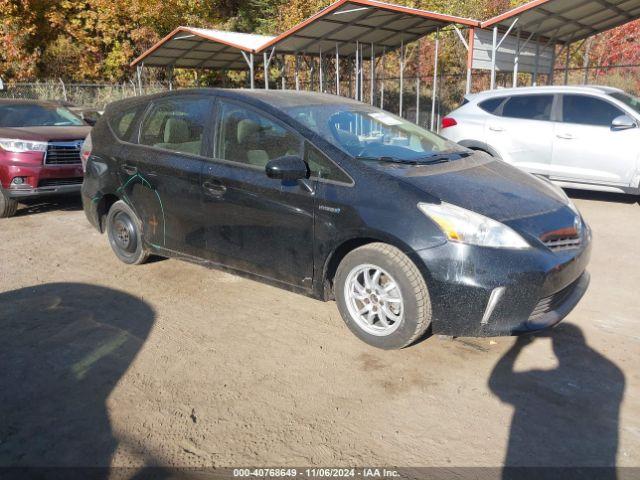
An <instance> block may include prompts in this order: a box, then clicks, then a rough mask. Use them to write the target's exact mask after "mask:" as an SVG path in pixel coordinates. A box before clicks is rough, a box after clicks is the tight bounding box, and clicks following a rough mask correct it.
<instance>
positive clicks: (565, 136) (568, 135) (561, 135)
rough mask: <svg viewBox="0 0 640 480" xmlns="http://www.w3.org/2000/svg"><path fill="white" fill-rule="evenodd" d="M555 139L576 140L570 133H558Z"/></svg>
mask: <svg viewBox="0 0 640 480" xmlns="http://www.w3.org/2000/svg"><path fill="white" fill-rule="evenodd" d="M556 137H558V138H562V139H564V140H573V139H574V138H576V137H575V135H573V134H572V133H559V134H557V135H556Z"/></svg>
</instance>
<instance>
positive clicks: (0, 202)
mask: <svg viewBox="0 0 640 480" xmlns="http://www.w3.org/2000/svg"><path fill="white" fill-rule="evenodd" d="M17 211H18V201H17V200H15V199H14V198H10V197H9V195H7V194H6V193H5V191H4V190H2V188H0V218H9V217H13V216H14V215H15V214H16V212H17Z"/></svg>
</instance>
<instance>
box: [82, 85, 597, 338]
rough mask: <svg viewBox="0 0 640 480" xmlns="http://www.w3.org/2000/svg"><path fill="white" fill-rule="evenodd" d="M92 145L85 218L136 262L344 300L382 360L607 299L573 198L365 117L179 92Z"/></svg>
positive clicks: (386, 120) (321, 99)
mask: <svg viewBox="0 0 640 480" xmlns="http://www.w3.org/2000/svg"><path fill="white" fill-rule="evenodd" d="M89 140H90V141H88V142H87V149H88V150H90V154H89V159H88V164H87V166H86V176H85V181H84V185H83V188H82V197H83V203H84V208H85V212H86V215H87V217H88V219H89V221H90V222H91V223H92V224H93V225H94V226H95V227H96V228H98V229H99V230H100V231H106V232H107V234H108V238H109V242H110V243H111V246H112V248H113V250H114V252H115V254H116V255H117V256H118V257H119V258H120V259H121V260H122V261H124V262H126V263H129V264H139V263H142V262H144V261H145V260H146V259H147V258H148V256H149V255H150V254H156V255H161V256H165V257H178V258H183V259H187V260H190V261H196V262H200V263H202V264H204V265H208V266H214V267H223V268H226V269H230V270H231V271H234V272H237V273H241V274H245V275H248V276H250V277H252V278H257V279H262V280H266V281H268V282H271V283H274V284H276V285H279V286H281V287H284V288H286V289H290V290H294V291H297V292H301V293H304V294H307V295H309V296H312V297H315V298H318V299H321V300H331V299H334V298H335V299H336V300H337V303H338V308H339V310H340V312H341V314H342V317H343V318H344V320H345V322H346V324H347V325H348V326H349V328H350V329H351V330H352V331H353V332H354V333H355V334H356V335H357V336H358V337H360V338H361V339H362V340H364V341H366V342H368V343H370V344H371V345H375V346H377V347H381V348H401V347H405V346H407V345H410V344H411V343H413V342H414V341H416V340H417V339H418V338H419V337H421V336H422V335H423V334H425V332H427V330H429V329H430V330H431V331H432V332H433V333H439V334H446V335H456V336H495V335H510V334H514V333H519V332H527V331H532V330H537V329H541V328H545V327H549V326H551V325H554V324H556V323H558V322H559V321H560V320H562V319H563V318H564V317H565V316H566V315H567V314H568V313H569V312H570V311H571V310H572V309H573V308H574V307H575V305H576V304H577V303H578V301H579V300H580V298H581V297H582V296H583V294H584V293H585V291H586V289H587V285H588V283H589V276H588V273H586V271H585V269H586V266H587V263H588V261H589V254H590V243H591V233H590V230H589V227H588V226H587V225H586V224H585V222H584V221H583V219H582V217H581V216H580V214H579V213H578V211H577V210H576V209H575V207H574V206H573V204H572V203H571V201H570V200H569V199H568V198H567V197H566V195H565V194H564V193H563V192H562V190H560V189H559V188H557V187H554V186H553V185H552V184H550V183H549V182H547V181H546V180H542V179H539V178H536V177H533V176H531V175H529V174H527V173H524V172H522V171H520V170H518V169H516V168H514V167H511V166H509V165H507V164H505V163H503V162H502V161H499V160H495V159H493V158H491V157H489V156H488V155H486V154H483V153H476V152H473V151H471V150H467V149H465V148H463V147H460V146H458V145H456V144H454V143H451V142H449V141H447V140H444V139H443V138H441V137H439V136H437V135H435V134H433V133H431V132H428V131H425V130H423V129H421V128H419V127H418V126H416V125H414V124H411V123H409V122H407V121H405V120H403V119H400V118H398V117H395V116H393V115H391V114H389V113H387V112H384V111H382V110H379V109H377V108H374V107H370V106H368V105H364V104H362V103H358V102H354V101H351V100H347V99H344V98H341V97H336V96H331V95H323V94H315V93H302V92H284V91H229V90H188V91H175V92H172V93H167V94H162V95H157V96H149V97H139V98H135V99H130V100H125V101H121V102H117V103H114V104H112V105H110V106H109V107H108V108H107V110H106V112H105V115H104V116H103V117H102V118H101V119H100V120H99V121H98V123H97V124H96V126H95V127H94V130H93V132H92V133H91V135H90V137H89Z"/></svg>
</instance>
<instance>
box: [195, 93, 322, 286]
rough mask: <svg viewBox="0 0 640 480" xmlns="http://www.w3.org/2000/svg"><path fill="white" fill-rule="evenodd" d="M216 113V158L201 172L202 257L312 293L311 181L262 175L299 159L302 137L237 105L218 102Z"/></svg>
mask: <svg viewBox="0 0 640 480" xmlns="http://www.w3.org/2000/svg"><path fill="white" fill-rule="evenodd" d="M216 110H217V112H218V113H217V122H216V128H217V132H216V135H215V153H214V158H213V159H212V160H211V161H210V162H207V163H206V165H205V166H204V169H203V174H202V188H203V206H202V210H203V222H204V231H205V237H206V248H207V256H208V258H209V259H211V260H212V261H214V262H217V263H220V264H223V265H226V266H229V267H232V268H235V269H238V270H242V271H245V272H250V273H254V274H257V275H260V276H264V277H267V278H270V279H274V280H277V281H280V282H284V283H287V284H290V285H294V286H297V287H305V288H310V287H311V281H312V278H313V240H314V238H313V221H314V193H313V192H314V185H315V182H314V181H310V180H303V181H295V182H285V181H281V180H275V179H271V178H268V177H267V175H266V173H265V166H266V164H267V162H268V161H269V160H272V159H274V158H278V157H281V156H284V155H301V154H302V139H301V137H300V136H299V135H298V134H296V133H295V132H293V131H291V130H290V129H289V128H287V127H285V126H284V125H282V124H281V123H280V122H279V121H277V120H276V119H275V118H273V117H271V116H270V115H268V114H266V113H265V112H261V111H258V110H255V109H253V108H252V107H249V106H245V105H243V104H240V103H235V102H230V101H226V100H220V101H219V102H218V106H217V109H216Z"/></svg>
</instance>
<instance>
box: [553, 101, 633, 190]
mask: <svg viewBox="0 0 640 480" xmlns="http://www.w3.org/2000/svg"><path fill="white" fill-rule="evenodd" d="M562 97H563V98H562V122H559V123H557V124H556V130H555V139H554V147H553V161H552V165H551V175H550V176H551V178H553V179H556V180H566V181H574V182H585V183H604V184H611V185H622V186H628V185H630V183H631V182H632V179H633V176H634V174H635V172H636V162H637V160H638V156H639V153H640V129H638V128H632V129H629V130H622V131H615V130H613V129H612V128H611V124H612V122H613V120H614V119H615V118H616V117H619V116H620V115H625V112H623V111H622V110H621V109H620V108H618V107H617V106H616V105H614V104H612V103H610V102H608V101H606V100H603V99H601V98H596V97H592V96H588V95H579V94H575V95H563V96H562Z"/></svg>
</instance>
